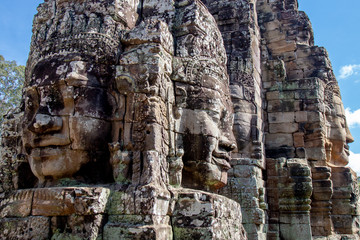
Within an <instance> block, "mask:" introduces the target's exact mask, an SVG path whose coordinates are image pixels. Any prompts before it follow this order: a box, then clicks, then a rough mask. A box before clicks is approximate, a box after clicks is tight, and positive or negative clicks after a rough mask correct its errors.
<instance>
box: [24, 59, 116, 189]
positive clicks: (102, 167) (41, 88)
mask: <svg viewBox="0 0 360 240" xmlns="http://www.w3.org/2000/svg"><path fill="white" fill-rule="evenodd" d="M100 68H101V66H99V65H95V64H92V63H91V62H85V61H81V60H78V61H76V60H71V59H70V60H68V59H52V60H49V61H44V62H42V63H40V64H38V65H37V66H36V67H35V68H34V71H33V73H32V77H31V80H30V83H29V84H28V87H27V88H26V89H25V119H24V136H23V144H24V148H25V150H26V153H27V155H28V159H29V163H30V166H31V170H32V172H33V173H34V175H35V176H36V177H37V178H38V179H39V182H40V185H44V184H46V185H51V184H52V182H54V181H56V180H57V179H61V178H65V177H70V178H72V177H74V178H78V179H80V180H82V181H86V182H89V181H90V182H91V181H99V180H103V181H106V177H105V179H104V177H102V178H103V179H99V177H100V178H101V176H100V175H103V174H104V171H105V172H106V171H107V170H106V169H107V166H108V163H107V162H108V158H109V153H108V150H107V149H108V147H107V144H108V143H109V142H111V122H110V119H111V116H112V112H113V107H114V105H115V104H114V101H115V100H114V98H113V97H112V95H110V94H109V93H108V91H107V85H108V82H109V79H108V77H107V76H106V75H104V74H101V73H100V72H104V69H100ZM105 72H106V71H105ZM108 76H111V72H109V75H108ZM94 168H95V169H94ZM82 172H84V173H86V174H85V175H84V174H82ZM110 175H111V174H110ZM91 178H93V179H91Z"/></svg>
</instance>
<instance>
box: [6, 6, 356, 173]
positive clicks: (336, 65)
mask: <svg viewBox="0 0 360 240" xmlns="http://www.w3.org/2000/svg"><path fill="white" fill-rule="evenodd" d="M42 1H43V0H15V1H14V0H1V4H0V13H1V14H0V54H1V55H3V56H4V57H5V59H7V60H15V61H16V62H17V63H18V64H22V65H25V63H26V59H27V57H28V53H29V47H30V38H31V25H32V19H33V16H34V14H35V13H36V7H37V6H38V5H39V4H40V3H41V2H42ZM299 6H300V10H303V11H305V12H306V13H307V14H308V16H309V17H310V20H311V22H312V26H313V28H314V33H315V44H316V45H319V46H324V47H325V48H326V49H327V50H328V52H329V55H330V59H331V62H332V65H333V69H334V73H335V75H336V77H337V80H338V82H339V85H340V89H341V94H342V99H343V102H344V106H345V108H347V109H348V122H349V124H350V130H351V133H352V135H353V136H354V138H355V142H354V143H352V144H351V145H350V150H351V151H352V155H351V163H350V165H351V167H352V168H353V169H354V170H355V171H356V172H358V173H360V91H359V89H360V44H359V40H360V14H359V10H360V1H359V0H346V1H339V0H299Z"/></svg>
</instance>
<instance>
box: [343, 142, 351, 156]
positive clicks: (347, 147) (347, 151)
mask: <svg viewBox="0 0 360 240" xmlns="http://www.w3.org/2000/svg"><path fill="white" fill-rule="evenodd" d="M344 151H345V153H346V155H348V156H349V155H350V147H349V145H348V144H344Z"/></svg>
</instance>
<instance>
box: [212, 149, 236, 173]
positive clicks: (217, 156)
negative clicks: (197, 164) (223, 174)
mask: <svg viewBox="0 0 360 240" xmlns="http://www.w3.org/2000/svg"><path fill="white" fill-rule="evenodd" d="M212 159H213V161H214V162H215V163H216V165H219V166H221V167H222V168H223V170H225V171H227V170H229V169H230V168H231V165H230V163H229V162H230V156H229V153H225V152H213V154H212Z"/></svg>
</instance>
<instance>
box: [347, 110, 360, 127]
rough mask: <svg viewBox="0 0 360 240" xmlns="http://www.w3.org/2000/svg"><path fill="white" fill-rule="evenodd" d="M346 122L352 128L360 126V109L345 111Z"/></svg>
mask: <svg viewBox="0 0 360 240" xmlns="http://www.w3.org/2000/svg"><path fill="white" fill-rule="evenodd" d="M345 115H346V122H347V124H348V126H349V127H350V128H353V127H356V126H360V109H358V110H355V111H354V112H352V111H351V109H350V108H346V109H345Z"/></svg>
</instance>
